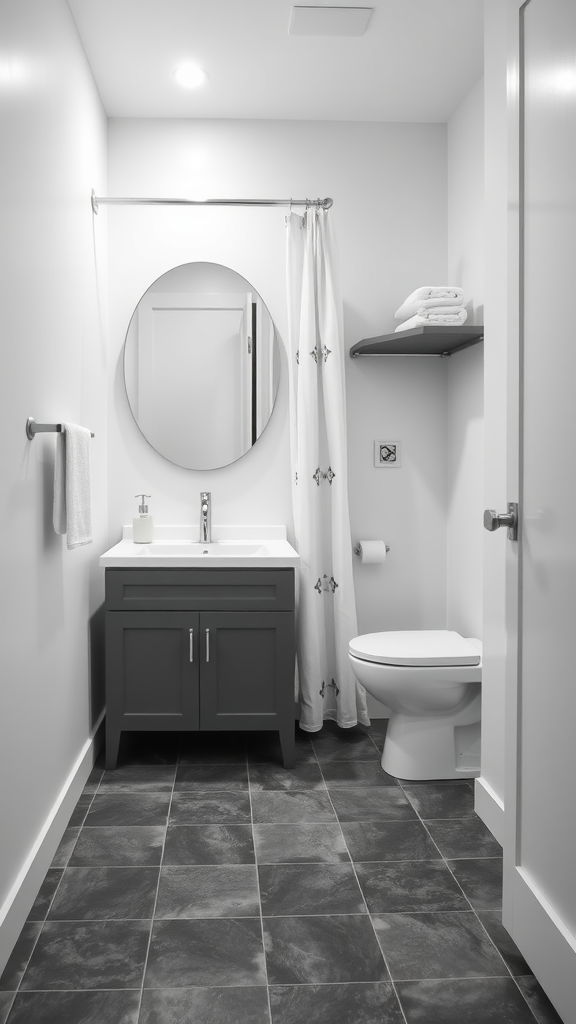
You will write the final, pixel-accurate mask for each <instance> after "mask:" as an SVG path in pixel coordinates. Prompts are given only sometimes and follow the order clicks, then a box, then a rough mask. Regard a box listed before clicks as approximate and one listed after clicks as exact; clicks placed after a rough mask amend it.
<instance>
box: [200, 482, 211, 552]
mask: <svg viewBox="0 0 576 1024" xmlns="http://www.w3.org/2000/svg"><path fill="white" fill-rule="evenodd" d="M211 540H212V512H211V508H210V491H200V543H201V544H210V542H211Z"/></svg>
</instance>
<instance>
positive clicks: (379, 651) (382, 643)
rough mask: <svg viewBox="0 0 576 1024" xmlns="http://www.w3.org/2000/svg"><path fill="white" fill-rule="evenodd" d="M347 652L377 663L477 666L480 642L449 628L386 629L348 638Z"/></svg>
mask: <svg viewBox="0 0 576 1024" xmlns="http://www.w3.org/2000/svg"><path fill="white" fill-rule="evenodd" d="M349 650H350V654H351V655H353V656H354V657H355V658H359V659H360V660H362V661H373V662H376V663H377V664H380V665H399V666H412V667H415V668H417V667H423V668H424V667H432V666H450V665H455V666H457V665H479V664H480V661H481V645H480V641H478V640H476V641H473V640H472V639H470V640H466V639H465V638H464V637H463V636H460V634H459V633H456V632H454V631H453V630H450V629H412V630H410V629H408V630H389V631H387V632H384V633H365V634H364V635H363V636H357V637H355V638H354V639H353V640H351V641H350V644H349Z"/></svg>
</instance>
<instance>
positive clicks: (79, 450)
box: [52, 423, 92, 549]
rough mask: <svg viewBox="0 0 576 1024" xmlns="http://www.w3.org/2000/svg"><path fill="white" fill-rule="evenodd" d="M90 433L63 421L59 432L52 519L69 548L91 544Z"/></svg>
mask: <svg viewBox="0 0 576 1024" xmlns="http://www.w3.org/2000/svg"><path fill="white" fill-rule="evenodd" d="M90 436H91V435H90V431H89V430H87V429H86V427H78V426H76V424H75V423H63V424H62V432H61V433H59V434H57V435H56V460H55V463H54V508H53V513H52V522H53V524H54V529H55V531H56V533H60V534H63V533H65V534H66V535H67V537H66V543H67V546H68V548H70V549H72V548H79V547H82V545H84V544H91V543H92V511H91V503H90Z"/></svg>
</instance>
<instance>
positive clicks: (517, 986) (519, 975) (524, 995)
mask: <svg viewBox="0 0 576 1024" xmlns="http://www.w3.org/2000/svg"><path fill="white" fill-rule="evenodd" d="M510 973H512V972H510ZM535 977H536V975H535V974H518V975H514V974H512V981H513V982H514V984H515V985H516V988H517V989H518V991H519V993H520V995H521V996H522V999H523V1000H524V1002H525V1004H526V1006H527V1007H528V1009H529V1010H530V1013H531V1014H532V1016H533V1018H534V1021H535V1022H536V1024H540V1020H541V1018H539V1017H537V1016H536V1014H535V1012H534V1010H533V1009H532V1007H531V1006H530V1003H529V1002H528V998H527V996H526V994H525V992H524V991H523V990H522V988H521V987H520V985H519V984H518V978H535ZM536 981H538V979H537V978H536ZM538 984H539V982H538ZM544 995H546V993H544Z"/></svg>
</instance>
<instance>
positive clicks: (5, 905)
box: [0, 0, 106, 972]
mask: <svg viewBox="0 0 576 1024" xmlns="http://www.w3.org/2000/svg"><path fill="white" fill-rule="evenodd" d="M0 19H1V25H0V36H1V38H2V50H1V54H0V117H1V135H2V148H3V157H2V160H1V161H0V202H1V204H2V209H1V218H0V219H1V222H2V237H1V240H0V244H1V251H0V289H1V294H0V336H1V338H2V372H1V374H0V381H1V388H2V396H1V400H0V424H1V436H2V446H1V452H2V455H1V458H2V465H1V479H2V489H1V492H0V493H1V497H0V502H1V504H0V508H1V525H2V529H1V530H0V552H1V554H0V558H1V566H2V613H1V643H2V652H1V659H2V668H1V679H2V713H1V715H0V733H1V735H0V834H1V836H2V839H1V846H2V856H1V859H0V924H1V925H2V927H1V930H0V972H1V970H2V967H3V964H4V962H5V960H6V957H7V956H8V954H9V952H10V948H11V946H12V943H13V941H14V940H15V939H16V937H17V935H18V932H19V930H20V928H21V925H22V923H23V919H24V918H25V916H26V914H27V913H28V910H29V906H30V903H31V901H32V899H33V898H34V895H35V893H34V891H32V890H29V889H26V885H24V889H23V891H24V892H25V895H24V896H22V895H20V896H16V900H15V901H13V899H12V897H13V896H14V895H15V894H14V892H13V891H12V889H13V886H14V884H15V882H16V880H17V877H18V875H19V873H20V872H21V870H22V869H23V866H24V864H25V861H26V858H27V857H28V855H29V853H30V851H31V849H32V848H33V846H34V844H35V842H36V841H37V839H38V837H39V835H40V833H41V830H42V828H43V826H44V823H45V821H46V819H47V818H48V817H49V815H50V814H51V812H52V811H53V810H54V808H55V802H56V801H57V798H58V796H59V794H60V792H61V790H62V787H63V786H64V784H65V782H66V780H67V778H68V776H69V773H70V772H71V769H72V768H73V766H74V764H75V762H76V761H77V758H78V757H79V755H80V754H81V753H82V750H83V749H84V748H85V746H86V742H87V740H88V738H89V736H90V733H91V730H92V728H93V725H94V723H95V721H96V719H97V717H98V715H99V713H100V711H101V709H102V704H103V692H102V677H101V672H99V665H98V664H96V668H95V671H94V673H93V677H92V679H91V672H90V664H89V662H90V657H91V653H92V656H93V658H94V660H95V661H96V662H98V649H97V639H96V641H95V643H94V646H93V647H92V650H91V645H90V639H89V633H90V626H89V620H90V617H91V616H92V615H93V614H94V612H95V611H96V609H97V608H98V606H99V605H100V603H101V601H102V589H103V588H102V574H101V571H100V570H99V569H98V567H97V557H98V554H99V553H100V551H101V550H102V547H103V545H104V544H105V540H106V404H105V363H106V352H105V345H104V337H103V335H102V334H101V332H100V328H99V316H98V313H99V299H100V297H101V289H102V288H103V286H104V280H103V278H102V277H101V276H99V274H98V273H97V270H96V254H95V242H94V238H93V234H92V213H91V208H90V189H91V188H92V187H95V188H98V189H103V188H105V153H106V123H105V117H104V114H103V111H102V108H101V105H100V101H99V98H98V95H97V93H96V90H95V87H94V84H93V80H92V76H91V73H90V71H89V69H88V66H87V63H86V59H85V56H84V51H83V49H82V47H81V45H80V42H79V39H78V36H77V33H76V28H75V26H74V22H73V20H72V17H71V14H70V10H69V8H68V5H67V4H66V3H65V0H4V2H3V3H2V8H1V13H0ZM30 415H32V416H34V417H35V419H36V420H37V421H39V422H56V421H61V420H65V421H66V420H69V421H71V422H77V423H82V424H85V425H86V426H89V427H90V428H91V429H92V430H93V431H94V432H95V435H96V436H95V438H94V441H93V446H92V487H93V496H94V497H93V526H94V543H93V544H92V545H90V546H87V547H83V548H80V549H77V550H75V551H68V550H67V548H66V541H65V538H62V537H57V536H56V535H55V533H54V531H53V529H52V525H51V506H52V496H53V486H52V481H53V463H54V445H55V436H54V435H49V434H45V435H39V436H37V437H36V438H35V439H34V440H33V441H31V442H30V441H28V440H27V438H26V435H25V431H24V427H25V422H26V419H27V417H28V416H30ZM96 632H97V629H96ZM57 840H58V837H57V836H56V837H54V836H53V837H52V841H53V842H57ZM49 845H50V843H48V847H49ZM44 855H45V856H48V857H50V856H51V853H50V850H49V848H47V849H45V850H44ZM40 859H41V858H40ZM48 863H49V860H48ZM46 867H47V864H44V866H43V869H42V864H40V866H39V867H37V873H38V872H40V874H39V877H38V878H37V884H38V885H39V884H40V881H41V880H42V877H43V874H44V871H45V870H46ZM26 893H27V895H26ZM28 898H29V899H30V903H29V904H28V905H26V900H27V899H28Z"/></svg>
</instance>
